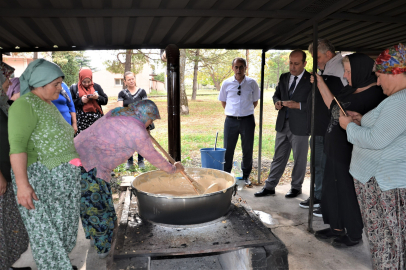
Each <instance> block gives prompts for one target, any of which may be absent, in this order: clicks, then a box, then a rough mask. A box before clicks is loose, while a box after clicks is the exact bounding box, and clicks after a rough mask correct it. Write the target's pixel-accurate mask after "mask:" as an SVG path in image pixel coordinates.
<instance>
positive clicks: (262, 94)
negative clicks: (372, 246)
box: [247, 50, 265, 184]
mask: <svg viewBox="0 0 406 270" xmlns="http://www.w3.org/2000/svg"><path fill="white" fill-rule="evenodd" d="M247 51H248V50H247ZM264 69H265V50H262V56H261V96H260V99H259V143H258V184H261V168H262V162H261V159H262V122H263V115H264V73H265V72H264Z"/></svg>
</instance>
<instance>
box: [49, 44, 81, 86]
mask: <svg viewBox="0 0 406 270" xmlns="http://www.w3.org/2000/svg"><path fill="white" fill-rule="evenodd" d="M83 53H84V52H83V51H79V52H77V51H73V52H64V51H62V52H52V62H54V63H55V64H57V65H58V66H59V67H60V68H61V69H62V71H63V73H64V74H65V79H64V81H65V83H66V84H67V85H68V86H70V85H72V84H75V83H77V82H78V79H79V70H80V67H81V66H80V63H79V61H78V58H80V57H83Z"/></svg>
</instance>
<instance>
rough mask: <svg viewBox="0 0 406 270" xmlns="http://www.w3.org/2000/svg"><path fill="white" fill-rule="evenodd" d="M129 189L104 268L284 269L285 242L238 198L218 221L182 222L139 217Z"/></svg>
mask: <svg viewBox="0 0 406 270" xmlns="http://www.w3.org/2000/svg"><path fill="white" fill-rule="evenodd" d="M130 194H131V193H130V192H128V191H127V193H126V195H125V196H122V197H123V198H122V207H120V209H119V210H118V216H119V218H120V219H119V220H120V222H119V227H118V230H116V232H115V236H114V239H113V245H112V252H111V253H112V255H111V256H109V258H108V262H107V269H108V270H110V269H111V270H113V269H120V270H121V269H143V270H144V269H148V270H165V269H168V270H172V269H177V270H183V269H184V270H189V269H194V270H198V269H215V270H219V269H239V270H240V269H255V270H256V269H258V270H265V269H272V270H273V269H277V270H282V269H283V270H284V269H289V266H288V251H287V249H286V247H285V245H284V244H283V243H282V242H281V241H280V240H279V239H278V238H277V237H276V236H275V235H274V234H273V233H272V232H271V230H270V229H269V228H267V227H265V226H264V225H263V223H262V222H261V221H260V220H259V219H258V217H257V216H256V215H255V214H254V213H253V211H252V210H250V209H249V206H246V207H242V206H240V203H239V202H241V199H239V200H235V202H234V203H233V204H232V209H231V211H230V213H229V214H228V215H226V216H224V217H223V218H222V219H221V220H218V221H217V220H216V221H213V222H210V223H206V224H198V225H190V226H183V227H182V226H171V225H168V226H165V225H162V224H161V225H160V224H155V223H151V222H148V221H144V220H142V219H140V217H139V216H138V214H137V202H136V198H135V197H133V198H131V195H130Z"/></svg>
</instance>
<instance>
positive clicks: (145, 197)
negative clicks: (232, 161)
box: [131, 168, 237, 225]
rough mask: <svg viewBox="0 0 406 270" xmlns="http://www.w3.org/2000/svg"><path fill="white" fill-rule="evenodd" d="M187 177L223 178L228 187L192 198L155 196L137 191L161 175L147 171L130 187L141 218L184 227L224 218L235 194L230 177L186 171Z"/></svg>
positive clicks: (204, 170)
mask: <svg viewBox="0 0 406 270" xmlns="http://www.w3.org/2000/svg"><path fill="white" fill-rule="evenodd" d="M185 170H186V172H187V174H189V175H192V174H195V175H196V174H197V175H200V176H203V175H205V174H208V175H212V176H215V177H216V178H224V179H226V180H227V181H230V183H231V186H230V187H228V188H226V189H224V190H220V191H217V192H214V193H210V194H204V195H200V196H192V197H174V196H167V195H157V194H153V193H148V192H144V191H141V190H138V189H137V186H138V185H139V184H141V183H144V182H147V181H149V179H152V178H155V177H156V176H158V175H162V171H160V170H157V171H151V172H147V173H144V174H141V175H139V176H137V177H136V178H135V179H134V180H133V182H132V183H131V186H132V188H133V189H132V192H133V194H134V195H136V196H137V199H138V209H139V213H140V215H141V217H142V218H143V219H146V220H150V221H153V222H157V223H165V224H174V225H187V224H198V223H203V222H208V221H212V220H214V219H217V218H220V217H221V216H223V215H225V214H226V213H227V211H228V210H229V208H230V205H231V197H232V195H233V193H234V195H235V193H236V191H237V185H236V181H235V179H234V177H233V176H232V175H231V174H229V173H226V172H224V171H219V170H215V169H207V168H186V169H185Z"/></svg>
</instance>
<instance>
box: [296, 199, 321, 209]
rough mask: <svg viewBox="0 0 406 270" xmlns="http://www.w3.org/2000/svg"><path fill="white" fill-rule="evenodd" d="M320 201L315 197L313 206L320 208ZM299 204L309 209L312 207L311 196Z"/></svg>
mask: <svg viewBox="0 0 406 270" xmlns="http://www.w3.org/2000/svg"><path fill="white" fill-rule="evenodd" d="M320 203H321V200H319V199H316V198H314V200H313V207H314V208H319V207H320ZM299 206H300V207H302V208H306V209H309V207H310V197H309V198H307V200H304V201H303V202H301V203H299Z"/></svg>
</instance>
